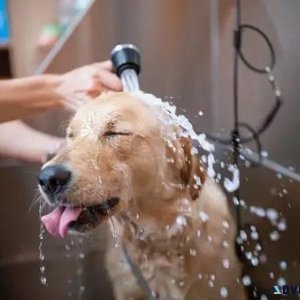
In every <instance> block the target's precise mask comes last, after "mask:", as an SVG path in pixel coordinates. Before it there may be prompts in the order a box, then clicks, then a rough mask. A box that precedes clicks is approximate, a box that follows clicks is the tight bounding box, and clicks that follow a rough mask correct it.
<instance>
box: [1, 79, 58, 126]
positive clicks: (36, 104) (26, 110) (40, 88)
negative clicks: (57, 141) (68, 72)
mask: <svg viewBox="0 0 300 300" xmlns="http://www.w3.org/2000/svg"><path fill="white" fill-rule="evenodd" d="M59 78H60V75H40V76H34V77H27V78H21V79H12V80H0V123H1V122H5V121H9V120H14V119H21V118H24V117H28V116H30V115H32V114H35V113H38V112H42V111H45V110H47V109H49V108H55V107H59V106H61V105H62V104H61V99H60V95H59V94H58V93H57V87H58V86H59V84H60V80H59Z"/></svg>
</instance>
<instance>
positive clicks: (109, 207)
mask: <svg viewBox="0 0 300 300" xmlns="http://www.w3.org/2000/svg"><path fill="white" fill-rule="evenodd" d="M118 203H119V198H117V197H113V198H110V199H108V200H106V201H105V202H102V203H100V204H98V205H94V206H88V207H68V206H58V207H56V208H55V209H54V210H53V211H52V212H50V213H49V214H47V215H45V216H43V217H42V222H43V224H44V225H45V227H46V229H47V231H48V232H49V233H50V234H52V235H53V236H56V237H58V236H60V237H62V238H64V237H66V236H67V234H68V231H69V230H70V231H77V232H86V231H88V230H90V229H92V228H94V227H95V226H96V225H98V224H100V223H101V222H102V221H103V220H104V219H105V218H106V217H108V216H109V215H110V213H111V212H112V211H113V210H114V209H115V208H116V206H117V204H118Z"/></svg>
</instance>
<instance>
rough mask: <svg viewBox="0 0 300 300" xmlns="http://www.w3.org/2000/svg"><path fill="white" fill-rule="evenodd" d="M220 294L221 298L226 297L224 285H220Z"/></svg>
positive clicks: (226, 291)
mask: <svg viewBox="0 0 300 300" xmlns="http://www.w3.org/2000/svg"><path fill="white" fill-rule="evenodd" d="M220 295H221V297H222V298H227V297H228V290H227V288H226V287H224V286H223V287H221V289H220Z"/></svg>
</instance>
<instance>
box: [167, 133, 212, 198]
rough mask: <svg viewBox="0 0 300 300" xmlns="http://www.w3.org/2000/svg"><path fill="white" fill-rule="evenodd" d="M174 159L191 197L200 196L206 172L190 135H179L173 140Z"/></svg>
mask: <svg viewBox="0 0 300 300" xmlns="http://www.w3.org/2000/svg"><path fill="white" fill-rule="evenodd" d="M171 148H172V151H171V152H172V155H171V157H172V159H173V160H174V162H173V163H174V164H175V166H176V169H178V170H179V177H180V180H181V182H183V184H184V185H186V186H187V188H188V190H189V193H190V196H191V199H192V200H195V199H197V198H198V196H199V193H200V191H201V186H202V184H203V183H204V181H205V178H206V172H205V169H204V167H203V166H202V163H201V161H200V158H199V157H198V155H197V154H196V153H193V151H192V148H193V146H192V141H191V139H190V138H189V137H178V138H177V139H176V140H174V141H172V147H171Z"/></svg>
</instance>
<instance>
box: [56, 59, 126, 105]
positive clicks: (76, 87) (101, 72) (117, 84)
mask: <svg viewBox="0 0 300 300" xmlns="http://www.w3.org/2000/svg"><path fill="white" fill-rule="evenodd" d="M110 90H112V91H121V90H122V84H121V80H120V79H119V78H118V77H117V75H115V74H114V73H113V72H112V63H111V61H104V62H101V63H94V64H91V65H87V66H84V67H80V68H78V69H74V70H72V71H70V72H68V73H65V74H63V75H60V84H58V86H57V92H58V94H59V97H60V98H61V103H62V104H63V106H64V107H65V108H67V109H68V110H71V111H76V110H77V109H78V107H80V106H81V105H82V104H84V103H85V102H86V101H88V100H90V99H93V98H95V97H97V96H98V95H99V94H101V93H102V92H104V91H110Z"/></svg>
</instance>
